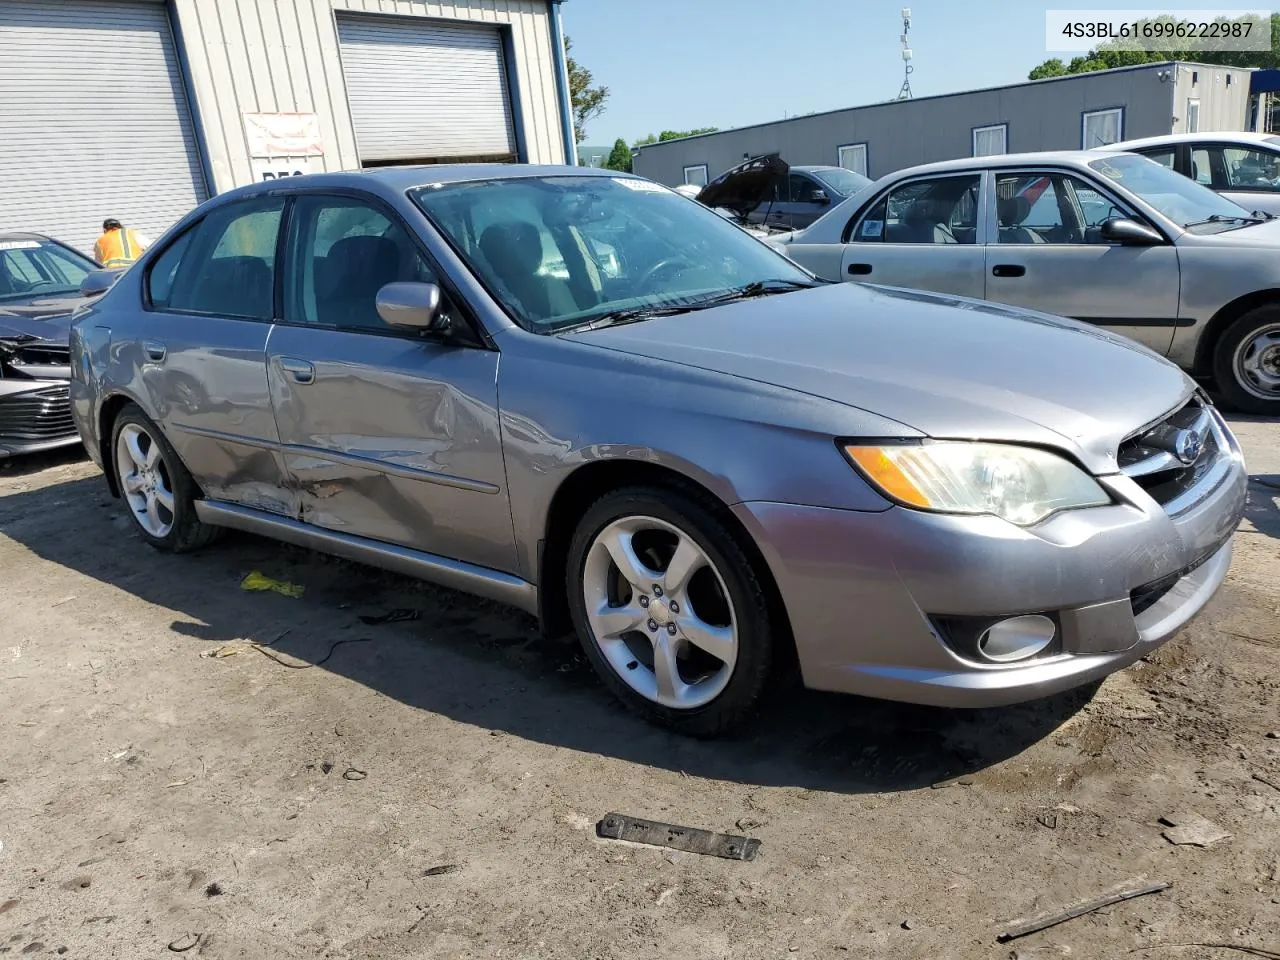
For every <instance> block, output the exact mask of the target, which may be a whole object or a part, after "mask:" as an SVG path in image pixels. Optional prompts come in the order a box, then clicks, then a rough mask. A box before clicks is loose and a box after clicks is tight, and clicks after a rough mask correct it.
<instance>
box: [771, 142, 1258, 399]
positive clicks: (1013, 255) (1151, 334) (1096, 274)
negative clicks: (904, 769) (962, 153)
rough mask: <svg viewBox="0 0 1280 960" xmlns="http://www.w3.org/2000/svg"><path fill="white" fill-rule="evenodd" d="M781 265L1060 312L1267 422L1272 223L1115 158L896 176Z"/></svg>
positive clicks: (1157, 169)
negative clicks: (1139, 346) (1169, 365)
mask: <svg viewBox="0 0 1280 960" xmlns="http://www.w3.org/2000/svg"><path fill="white" fill-rule="evenodd" d="M772 242H775V243H785V244H786V246H785V249H786V251H787V254H788V256H790V257H792V258H793V259H794V260H796V261H797V262H798V263H800V264H802V265H804V266H806V267H808V268H810V269H811V270H813V271H815V272H816V273H818V274H819V275H821V276H824V277H828V278H830V279H833V280H835V279H843V280H852V281H866V282H870V283H878V284H892V285H894V286H904V287H917V288H920V289H923V290H933V291H937V292H940V293H953V294H959V295H961V296H965V297H975V298H979V299H986V300H994V301H997V302H1000V303H1007V304H1011V305H1014V306H1019V307H1029V308H1032V309H1035V310H1044V311H1046V312H1049V313H1055V314H1064V315H1066V316H1069V317H1074V318H1075V319H1077V320H1082V321H1084V322H1085V323H1089V324H1093V325H1095V326H1099V327H1104V328H1106V329H1108V330H1112V331H1114V332H1116V333H1122V334H1124V335H1125V336H1128V337H1131V338H1132V339H1134V340H1137V341H1138V342H1139V343H1143V344H1146V345H1147V346H1148V347H1150V348H1151V349H1152V350H1155V351H1156V352H1157V353H1160V354H1162V355H1164V356H1167V357H1169V359H1171V360H1173V361H1174V362H1175V363H1177V364H1178V365H1179V366H1181V367H1183V368H1184V369H1186V370H1189V371H1191V372H1193V373H1195V374H1196V375H1198V376H1202V377H1204V378H1212V379H1213V381H1214V382H1215V383H1216V385H1217V388H1218V390H1219V391H1221V393H1222V396H1223V397H1224V398H1225V399H1226V400H1227V401H1228V402H1229V403H1230V404H1231V405H1233V406H1235V407H1236V408H1238V409H1240V410H1244V411H1247V412H1249V413H1258V414H1264V415H1270V416H1277V415H1280V220H1264V219H1262V218H1261V217H1254V216H1252V215H1250V213H1249V212H1248V211H1246V210H1245V209H1243V208H1241V207H1239V206H1237V205H1236V204H1234V203H1232V202H1231V201H1230V200H1228V199H1226V198H1225V197H1221V196H1219V195H1218V194H1216V193H1214V192H1213V191H1212V190H1209V189H1207V188H1205V187H1203V186H1201V185H1200V184H1198V183H1195V182H1194V181H1192V180H1188V179H1187V178H1186V177H1182V176H1179V175H1178V174H1176V173H1174V172H1173V171H1172V170H1170V169H1168V168H1167V167H1163V166H1161V165H1160V164H1158V163H1154V162H1153V161H1151V160H1148V159H1146V158H1145V157H1139V156H1137V155H1135V154H1129V153H1115V152H1099V151H1088V152H1084V151H1075V152H1062V153H1029V154H1020V155H1017V154H1010V155H1008V156H999V157H981V158H975V159H970V160H952V161H948V162H946V163H934V164H928V165H926V166H920V167H911V168H909V169H907V170H902V171H900V172H898V173H894V174H891V175H889V176H887V177H884V178H882V179H881V180H879V181H877V182H876V183H875V184H874V185H873V186H872V187H870V188H868V189H867V190H864V191H863V192H861V193H859V194H858V195H856V196H855V197H852V198H850V199H849V200H847V201H846V202H844V203H842V204H840V205H839V206H837V207H835V208H833V209H832V210H831V212H830V213H828V214H827V215H826V216H824V217H822V218H821V219H819V220H818V221H816V222H815V223H814V224H813V226H811V227H809V228H808V229H806V230H803V231H801V232H799V233H796V234H792V235H788V236H787V237H785V238H783V239H782V240H781V241H779V240H777V239H774V240H773V241H772Z"/></svg>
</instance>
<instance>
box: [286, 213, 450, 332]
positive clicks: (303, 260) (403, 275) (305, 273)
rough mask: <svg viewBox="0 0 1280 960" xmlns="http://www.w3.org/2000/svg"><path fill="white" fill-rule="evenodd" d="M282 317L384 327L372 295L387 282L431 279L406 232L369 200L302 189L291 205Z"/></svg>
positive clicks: (355, 327) (335, 324)
mask: <svg viewBox="0 0 1280 960" xmlns="http://www.w3.org/2000/svg"><path fill="white" fill-rule="evenodd" d="M292 223H293V225H292V227H291V230H290V233H291V235H292V236H291V240H290V243H289V249H290V257H289V270H288V272H287V275H286V282H285V313H284V316H285V320H287V321H289V322H291V323H309V324H317V325H319V326H325V327H340V328H343V329H351V330H381V331H389V330H392V329H394V328H392V327H390V326H388V325H387V324H386V323H385V322H384V321H383V320H382V318H381V317H379V316H378V307H377V296H378V291H379V290H381V289H382V288H383V287H384V286H386V285H387V284H388V283H396V282H401V281H404V282H410V283H436V282H437V276H436V273H435V271H434V270H433V269H432V268H431V266H430V265H429V264H428V263H427V261H426V260H425V259H424V258H423V257H422V254H421V253H419V252H418V249H417V247H415V246H414V244H413V241H412V240H410V239H409V234H408V232H407V231H406V230H405V229H404V227H402V226H401V225H400V224H399V223H397V222H395V221H393V220H392V219H390V218H389V217H388V216H387V215H386V214H384V213H382V212H381V211H380V210H378V209H377V208H376V207H374V206H372V205H370V204H369V203H367V202H365V201H363V200H358V199H354V198H348V197H325V196H310V195H304V196H300V197H298V199H297V201H296V202H295V204H294V208H293V216H292Z"/></svg>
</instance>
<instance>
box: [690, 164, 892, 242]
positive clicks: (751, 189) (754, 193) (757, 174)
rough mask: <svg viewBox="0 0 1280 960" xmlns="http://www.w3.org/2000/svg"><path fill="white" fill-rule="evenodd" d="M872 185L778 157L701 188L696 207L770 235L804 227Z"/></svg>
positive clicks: (841, 172)
mask: <svg viewBox="0 0 1280 960" xmlns="http://www.w3.org/2000/svg"><path fill="white" fill-rule="evenodd" d="M870 183H871V181H870V179H868V178H867V177H864V176H863V175H862V174H860V173H855V172H854V171H852V170H846V169H845V168H844V167H823V166H794V167H793V166H791V165H790V164H788V163H787V162H786V161H785V160H783V159H782V158H781V157H779V156H778V155H777V154H769V155H766V156H760V157H754V158H752V159H750V160H747V161H746V162H744V163H741V164H739V165H738V166H736V167H734V168H733V169H732V170H728V171H726V172H724V173H722V174H721V175H720V176H718V177H716V178H715V179H714V180H712V181H711V182H710V183H709V184H707V185H706V186H705V187H703V188H702V191H701V192H700V193H699V194H698V197H697V199H698V202H699V203H702V204H705V205H706V206H708V207H712V208H713V209H718V210H726V211H728V212H729V213H730V214H732V217H733V219H735V220H737V221H738V222H739V223H741V224H743V225H751V226H760V227H765V228H767V229H768V230H770V231H773V230H793V229H797V228H800V227H807V226H808V225H809V224H811V223H813V221H814V220H817V219H818V217H820V216H822V214H824V213H825V212H826V211H827V210H828V209H829V208H830V207H831V206H832V204H837V203H840V202H841V201H843V200H846V199H848V198H849V197H851V196H853V195H854V194H855V193H857V192H858V191H859V190H862V189H863V188H864V187H867V186H868V185H870Z"/></svg>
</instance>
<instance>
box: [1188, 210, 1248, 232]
mask: <svg viewBox="0 0 1280 960" xmlns="http://www.w3.org/2000/svg"><path fill="white" fill-rule="evenodd" d="M1261 222H1262V218H1261V217H1245V216H1240V217H1228V216H1227V215H1226V214H1223V213H1213V214H1210V215H1209V216H1207V217H1205V218H1204V219H1203V220H1192V221H1191V222H1190V223H1184V224H1183V227H1184V228H1185V229H1187V230H1190V229H1191V228H1192V227H1203V226H1205V225H1206V224H1210V223H1261Z"/></svg>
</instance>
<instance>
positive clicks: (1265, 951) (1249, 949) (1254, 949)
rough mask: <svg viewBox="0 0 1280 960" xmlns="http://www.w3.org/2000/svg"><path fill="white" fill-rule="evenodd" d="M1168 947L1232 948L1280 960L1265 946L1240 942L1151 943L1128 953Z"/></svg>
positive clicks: (1267, 959) (1238, 951)
mask: <svg viewBox="0 0 1280 960" xmlns="http://www.w3.org/2000/svg"><path fill="white" fill-rule="evenodd" d="M1169 947H1204V948H1205V949H1208V950H1234V951H1235V952H1236V953H1243V954H1246V955H1247V956H1250V957H1262V958H1263V960H1280V953H1277V952H1276V951H1275V950H1268V949H1266V948H1265V947H1250V946H1246V945H1245V944H1242V943H1153V944H1152V945H1151V946H1149V947H1133V948H1132V949H1131V950H1130V951H1129V952H1130V953H1146V952H1147V951H1148V950H1167V949H1168V948H1169Z"/></svg>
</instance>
